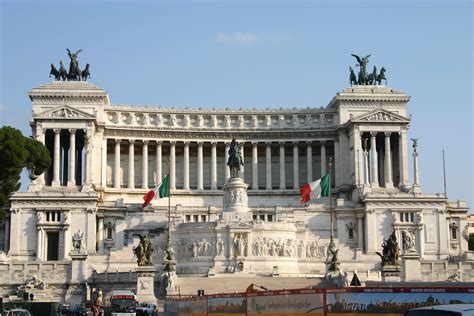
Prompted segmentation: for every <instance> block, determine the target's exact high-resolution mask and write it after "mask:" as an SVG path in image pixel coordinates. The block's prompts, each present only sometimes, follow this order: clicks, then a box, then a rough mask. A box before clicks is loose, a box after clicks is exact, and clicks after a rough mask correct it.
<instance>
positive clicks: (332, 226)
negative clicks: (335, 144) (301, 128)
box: [329, 157, 334, 242]
mask: <svg viewBox="0 0 474 316" xmlns="http://www.w3.org/2000/svg"><path fill="white" fill-rule="evenodd" d="M331 178H332V157H329V212H330V216H331V242H332V240H333V238H334V224H333V219H332V218H333V214H332V213H333V209H332V197H331V186H332V179H331Z"/></svg>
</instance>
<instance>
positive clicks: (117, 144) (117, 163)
mask: <svg viewBox="0 0 474 316" xmlns="http://www.w3.org/2000/svg"><path fill="white" fill-rule="evenodd" d="M121 141H122V140H121V139H116V140H115V157H114V158H115V163H114V188H115V189H120V142H121Z"/></svg>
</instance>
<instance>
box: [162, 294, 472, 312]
mask: <svg viewBox="0 0 474 316" xmlns="http://www.w3.org/2000/svg"><path fill="white" fill-rule="evenodd" d="M461 303H464V304H474V288H469V287H430V288H426V287H414V288H365V287H362V288H343V289H297V290H281V291H265V292H250V293H234V294H216V295H208V296H200V297H192V298H170V299H167V300H166V302H165V315H169V316H206V315H211V316H221V315H222V316H224V315H232V316H245V315H248V316H255V315H266V316H283V315H303V314H310V315H320V316H351V315H357V316H365V315H367V316H377V315H381V316H402V315H403V313H404V312H405V311H407V310H409V309H412V308H416V307H423V306H433V305H440V304H461Z"/></svg>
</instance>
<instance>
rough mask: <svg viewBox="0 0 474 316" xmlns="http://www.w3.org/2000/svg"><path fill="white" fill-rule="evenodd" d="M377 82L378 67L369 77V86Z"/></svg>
mask: <svg viewBox="0 0 474 316" xmlns="http://www.w3.org/2000/svg"><path fill="white" fill-rule="evenodd" d="M376 81H377V67H375V66H374V70H373V71H372V73H370V74H369V75H368V76H367V84H370V85H373V84H376Z"/></svg>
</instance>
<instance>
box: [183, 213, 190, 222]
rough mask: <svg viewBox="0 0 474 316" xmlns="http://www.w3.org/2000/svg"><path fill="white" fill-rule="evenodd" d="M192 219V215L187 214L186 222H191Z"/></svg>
mask: <svg viewBox="0 0 474 316" xmlns="http://www.w3.org/2000/svg"><path fill="white" fill-rule="evenodd" d="M190 221H191V215H185V217H184V222H185V223H189V222H190Z"/></svg>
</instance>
